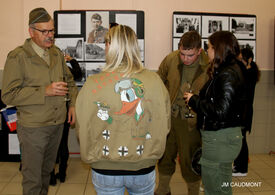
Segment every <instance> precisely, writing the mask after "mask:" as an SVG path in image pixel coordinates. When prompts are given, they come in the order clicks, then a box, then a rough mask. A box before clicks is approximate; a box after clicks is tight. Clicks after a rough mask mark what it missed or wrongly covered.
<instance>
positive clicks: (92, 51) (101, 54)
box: [85, 43, 105, 61]
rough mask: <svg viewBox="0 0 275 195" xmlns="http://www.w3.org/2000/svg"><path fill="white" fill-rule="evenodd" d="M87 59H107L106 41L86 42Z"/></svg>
mask: <svg viewBox="0 0 275 195" xmlns="http://www.w3.org/2000/svg"><path fill="white" fill-rule="evenodd" d="M85 60H86V61H105V44H104V43H97V44H96V43H86V44H85Z"/></svg>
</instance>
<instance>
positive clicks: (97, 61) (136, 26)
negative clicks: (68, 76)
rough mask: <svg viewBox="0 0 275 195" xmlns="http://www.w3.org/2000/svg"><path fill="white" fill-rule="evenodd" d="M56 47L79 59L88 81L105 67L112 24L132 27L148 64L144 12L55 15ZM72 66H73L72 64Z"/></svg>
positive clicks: (81, 11)
mask: <svg viewBox="0 0 275 195" xmlns="http://www.w3.org/2000/svg"><path fill="white" fill-rule="evenodd" d="M54 21H55V29H56V33H55V44H56V45H57V46H58V47H59V48H60V49H61V50H62V51H63V52H64V54H69V55H70V56H72V57H73V58H75V59H76V60H77V61H78V62H79V64H80V67H81V69H82V73H83V77H82V80H81V81H79V82H77V85H78V86H81V85H83V83H84V82H85V80H86V78H87V77H88V76H90V75H92V74H96V73H98V72H100V70H101V68H102V67H103V66H104V64H105V43H104V37H105V35H106V33H107V31H108V29H109V25H110V24H111V23H117V24H123V25H127V26H130V27H131V28H132V29H133V30H134V31H135V33H136V34H137V38H138V44H139V47H140V53H141V59H142V62H143V64H144V44H145V43H144V12H143V11H119V10H116V11H114V10H74V11H71V10H62V11H55V12H54ZM68 66H70V65H69V64H68Z"/></svg>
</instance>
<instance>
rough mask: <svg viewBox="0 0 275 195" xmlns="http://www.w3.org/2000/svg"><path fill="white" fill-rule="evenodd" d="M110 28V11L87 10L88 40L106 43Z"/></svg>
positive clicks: (89, 41)
mask: <svg viewBox="0 0 275 195" xmlns="http://www.w3.org/2000/svg"><path fill="white" fill-rule="evenodd" d="M108 30H109V12H107V11H86V42H88V43H104V38H105V35H106V33H107V32H108Z"/></svg>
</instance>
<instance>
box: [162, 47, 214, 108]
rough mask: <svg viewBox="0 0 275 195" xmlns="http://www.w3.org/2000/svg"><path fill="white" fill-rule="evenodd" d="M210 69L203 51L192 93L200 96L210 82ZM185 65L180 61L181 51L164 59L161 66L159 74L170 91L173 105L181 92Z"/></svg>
mask: <svg viewBox="0 0 275 195" xmlns="http://www.w3.org/2000/svg"><path fill="white" fill-rule="evenodd" d="M208 67H209V61H208V57H207V55H206V54H205V52H204V51H203V50H202V52H201V54H200V56H199V68H198V70H197V72H196V73H195V76H194V79H193V82H192V83H193V84H192V91H193V93H195V94H198V92H199V90H200V89H201V88H202V87H203V85H204V84H205V83H206V81H207V80H208V75H207V69H208ZM182 69H183V63H182V62H181V59H180V51H179V50H177V51H174V52H172V53H170V54H169V55H168V56H166V57H165V58H164V60H163V61H162V62H161V64H160V66H159V70H158V71H157V73H158V74H159V76H160V78H161V79H162V81H163V82H164V84H165V86H166V88H167V89H168V91H169V95H170V99H171V105H173V103H174V101H175V99H176V97H177V94H178V92H179V90H180V86H181V80H182Z"/></svg>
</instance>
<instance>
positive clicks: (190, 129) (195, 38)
mask: <svg viewBox="0 0 275 195" xmlns="http://www.w3.org/2000/svg"><path fill="white" fill-rule="evenodd" d="M208 67H209V66H208V58H207V56H206V54H205V52H204V51H203V49H202V48H201V37H200V35H199V34H198V33H197V32H196V31H189V32H186V33H184V34H183V36H182V37H181V40H180V42H179V50H177V51H174V52H172V53H170V54H169V55H168V56H166V57H165V58H164V60H163V61H162V63H161V64H160V67H159V70H158V74H159V75H160V77H161V79H162V80H163V82H164V84H165V85H166V87H167V89H168V91H169V94H170V100H171V106H172V109H171V112H172V113H171V130H170V133H169V135H168V136H167V142H166V148H165V152H164V155H163V157H162V158H161V159H160V160H159V162H158V170H159V186H158V188H157V190H156V191H155V194H157V195H169V194H171V190H170V187H169V183H170V180H171V177H172V175H173V173H174V172H175V166H176V164H175V159H176V157H177V155H178V156H179V164H180V167H181V173H182V177H183V178H184V179H185V181H186V183H187V187H188V194H189V195H198V194H199V187H200V176H199V175H197V174H196V173H195V171H193V169H192V165H191V164H192V163H191V162H192V157H193V155H194V153H195V152H196V150H198V148H200V147H201V137H200V133H199V130H197V128H196V120H197V119H196V114H195V113H194V112H193V111H192V110H189V109H188V107H187V105H186V103H185V100H184V98H183V94H184V92H186V91H192V92H193V93H195V94H198V92H199V90H200V89H201V88H202V86H203V85H204V84H205V82H206V81H207V80H208V76H207V69H208Z"/></svg>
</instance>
